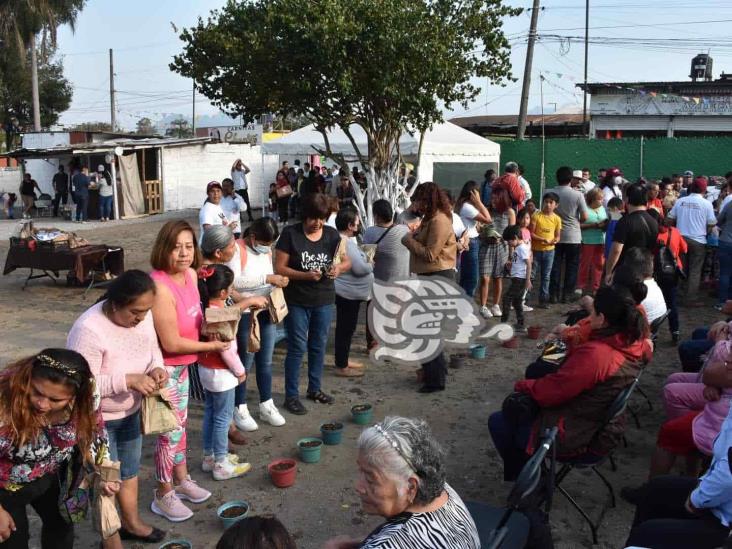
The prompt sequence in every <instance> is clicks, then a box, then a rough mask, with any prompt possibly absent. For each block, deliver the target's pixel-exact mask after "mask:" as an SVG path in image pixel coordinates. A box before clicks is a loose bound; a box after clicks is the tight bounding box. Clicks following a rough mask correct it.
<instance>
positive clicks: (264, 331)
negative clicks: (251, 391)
mask: <svg viewBox="0 0 732 549" xmlns="http://www.w3.org/2000/svg"><path fill="white" fill-rule="evenodd" d="M250 319H251V313H250V314H247V315H241V320H240V321H239V331H238V332H237V334H236V344H237V345H238V346H239V358H240V359H241V361H242V363H243V364H244V368H246V370H247V379H248V376H249V371H250V370H251V369H252V364H254V365H255V366H256V370H255V371H256V377H257V389H259V402H267V401H268V400H269V399H270V398H272V353H273V352H274V347H275V340H276V339H277V324H274V323H273V322H272V320H271V319H270V317H269V313H266V312H262V313H259V315H257V320H258V321H259V337H260V339H261V344H260V348H259V351H257V352H256V353H248V352H247V341H248V340H249V320H250ZM246 403H247V380H244V383H240V384H239V385H238V387H237V388H236V396H235V398H234V406H239V405H240V404H246Z"/></svg>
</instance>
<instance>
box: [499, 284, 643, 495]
mask: <svg viewBox="0 0 732 549" xmlns="http://www.w3.org/2000/svg"><path fill="white" fill-rule="evenodd" d="M590 322H591V326H592V333H591V336H590V340H589V341H587V342H586V343H583V344H581V345H579V346H577V347H575V348H573V349H571V350H570V352H569V354H568V356H567V358H566V359H565V361H564V364H562V366H561V368H560V369H559V370H558V371H557V372H555V373H552V374H548V375H546V376H544V377H542V378H541V379H528V380H522V381H519V382H517V383H516V385H515V386H514V390H515V391H516V392H518V393H525V394H526V395H528V396H529V397H531V400H533V401H534V402H535V403H536V405H537V406H538V409H539V410H538V413H537V415H536V417H535V418H533V420H527V419H524V420H521V419H520V418H519V419H518V420H517V418H511V417H506V416H505V415H504V413H503V412H495V413H494V414H492V415H491V417H490V419H489V421H488V426H489V428H490V432H491V437H492V438H493V443H494V445H495V446H496V449H497V450H498V453H499V454H500V455H501V457H502V458H503V464H504V479H505V480H508V481H512V480H515V479H516V477H517V476H518V473H519V472H520V471H521V468H522V467H523V466H524V464H525V463H526V461H527V460H528V458H529V456H530V455H531V454H532V453H533V451H534V443H535V441H536V440H537V435H539V434H540V433H541V432H542V431H543V430H544V429H545V428H548V427H552V426H554V425H556V426H557V427H559V434H558V437H557V445H558V454H559V455H560V456H562V457H565V458H567V457H572V456H579V455H582V454H586V453H592V454H596V455H598V456H602V455H604V454H605V453H607V452H608V451H610V450H611V449H612V448H613V447H615V445H616V444H617V441H618V440H619V438H620V437H621V436H622V432H623V424H622V423H620V421H622V420H618V421H617V422H613V423H611V424H610V425H607V426H605V427H604V431H603V433H602V436H595V435H596V434H597V432H598V430H599V429H602V428H603V420H604V417H605V413H606V412H607V409H608V408H609V407H610V405H611V404H612V402H613V401H614V400H615V398H616V397H617V395H618V394H619V393H620V391H622V390H623V389H624V388H626V387H627V386H628V385H630V384H631V383H632V382H633V380H634V379H635V378H636V377H637V375H638V372H639V371H640V368H641V366H642V364H643V363H644V362H648V361H649V360H650V358H651V353H652V346H651V343H650V341H649V340H647V339H645V336H646V335H647V333H648V323H647V321H646V320H645V318H644V316H643V314H642V313H641V312H640V311H639V310H638V308H637V307H636V303H635V301H634V300H633V297H632V295H631V293H630V291H629V290H628V289H627V288H625V287H621V286H613V287H603V288H600V289H599V290H598V291H597V295H596V296H595V301H594V304H593V312H592V314H591V315H590Z"/></svg>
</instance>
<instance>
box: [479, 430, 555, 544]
mask: <svg viewBox="0 0 732 549" xmlns="http://www.w3.org/2000/svg"><path fill="white" fill-rule="evenodd" d="M556 436H557V428H556V427H553V428H552V429H547V431H546V434H545V436H544V438H543V439H542V440H541V443H540V444H539V446H538V447H537V449H536V451H535V452H534V455H532V456H531V459H529V461H528V462H526V465H524V467H523V469H521V473H520V474H519V476H518V479H516V483H515V484H514V485H513V488H512V489H511V493H510V494H509V495H508V500H507V503H506V507H494V506H492V505H488V504H487V503H479V502H475V501H468V502H466V504H465V505H466V506H467V508H468V511H470V515H471V516H472V517H473V520H474V521H475V525H476V526H477V528H478V535H479V536H480V546H481V547H483V549H499V548H500V549H521V548H523V547H524V546H525V545H526V541H527V539H528V537H529V519H528V518H526V515H524V514H523V513H522V512H521V509H522V508H524V504H525V503H526V502H527V500H529V498H531V497H532V496H534V495H535V494H536V492H537V489H538V488H539V487H540V486H541V485H542V482H541V480H542V473H543V467H542V464H543V462H544V459H545V458H546V455H547V452H549V450H550V449H551V448H553V446H554V439H555V438H556ZM552 472H553V470H552ZM553 484H554V483H553V479H550V482H549V483H548V486H549V487H550V488H549V489H550V490H551V487H552V486H553ZM546 501H547V506H549V505H550V503H549V502H550V501H551V493H549V494H548V495H547V496H546Z"/></svg>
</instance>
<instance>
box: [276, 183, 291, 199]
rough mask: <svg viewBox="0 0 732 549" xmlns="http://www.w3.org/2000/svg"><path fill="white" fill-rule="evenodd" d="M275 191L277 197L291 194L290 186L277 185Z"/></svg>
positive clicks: (285, 196)
mask: <svg viewBox="0 0 732 549" xmlns="http://www.w3.org/2000/svg"><path fill="white" fill-rule="evenodd" d="M275 192H276V193H277V198H287V197H288V196H292V187H290V186H289V185H282V186H281V187H277V188H276V189H275Z"/></svg>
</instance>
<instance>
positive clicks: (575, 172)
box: [572, 170, 582, 179]
mask: <svg viewBox="0 0 732 549" xmlns="http://www.w3.org/2000/svg"><path fill="white" fill-rule="evenodd" d="M572 177H575V178H577V179H582V170H573V171H572Z"/></svg>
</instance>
